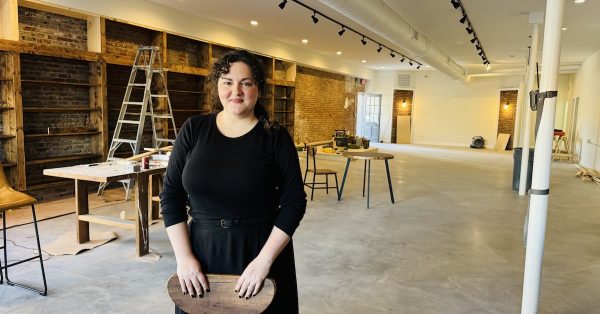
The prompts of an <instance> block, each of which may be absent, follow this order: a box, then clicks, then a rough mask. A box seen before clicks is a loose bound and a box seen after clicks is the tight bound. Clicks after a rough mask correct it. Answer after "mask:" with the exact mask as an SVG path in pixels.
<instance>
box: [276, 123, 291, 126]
mask: <svg viewBox="0 0 600 314" xmlns="http://www.w3.org/2000/svg"><path fill="white" fill-rule="evenodd" d="M279 125H281V126H293V125H294V124H293V123H279Z"/></svg>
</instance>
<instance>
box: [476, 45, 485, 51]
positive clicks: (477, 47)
mask: <svg viewBox="0 0 600 314" xmlns="http://www.w3.org/2000/svg"><path fill="white" fill-rule="evenodd" d="M475 49H477V50H483V49H481V46H480V45H475Z"/></svg>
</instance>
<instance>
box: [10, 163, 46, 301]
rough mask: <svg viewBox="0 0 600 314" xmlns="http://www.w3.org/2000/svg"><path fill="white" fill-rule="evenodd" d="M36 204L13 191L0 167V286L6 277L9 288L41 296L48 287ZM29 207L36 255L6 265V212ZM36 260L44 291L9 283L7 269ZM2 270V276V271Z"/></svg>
mask: <svg viewBox="0 0 600 314" xmlns="http://www.w3.org/2000/svg"><path fill="white" fill-rule="evenodd" d="M35 202H36V200H35V198H33V197H31V196H29V195H27V194H25V193H21V192H18V191H15V190H14V189H13V188H12V187H11V186H10V185H9V184H8V180H7V179H6V176H5V175H4V169H2V168H1V167H0V214H1V215H2V236H3V238H4V240H3V241H4V243H3V246H2V247H0V249H4V262H5V265H4V266H2V260H1V259H0V284H1V283H3V282H4V277H6V283H7V284H8V285H9V286H17V287H21V288H25V289H29V290H31V291H35V292H37V293H39V294H41V295H46V294H47V292H48V287H47V285H46V273H45V272H44V262H43V260H42V249H41V248H40V236H39V233H38V227H37V219H36V217H35V207H34V205H33V204H34V203H35ZM28 205H31V213H32V214H33V226H34V228H35V239H36V241H37V248H38V255H36V256H33V257H30V258H27V259H24V260H21V261H17V262H14V263H11V264H9V263H8V254H7V249H8V248H7V247H6V211H7V210H9V209H16V208H18V207H22V206H28ZM36 258H39V259H40V267H41V269H42V279H43V280H44V290H39V289H35V288H31V287H28V286H25V285H22V284H19V283H15V282H12V281H10V279H9V278H8V268H9V267H12V266H16V265H19V264H22V263H25V262H28V261H31V260H34V259H36ZM3 270H4V274H3V272H2V271H3Z"/></svg>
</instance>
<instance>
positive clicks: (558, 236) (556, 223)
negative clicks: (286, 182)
mask: <svg viewBox="0 0 600 314" xmlns="http://www.w3.org/2000/svg"><path fill="white" fill-rule="evenodd" d="M376 146H378V147H379V148H380V151H387V152H393V153H394V154H395V155H396V158H395V159H393V160H392V161H391V172H392V176H393V184H394V193H395V197H396V203H395V204H391V203H390V199H389V194H388V190H387V182H386V180H385V170H384V167H383V163H382V162H373V164H372V194H371V209H369V210H367V209H366V203H365V199H363V198H362V196H361V183H362V164H361V163H353V164H352V166H351V169H350V172H349V175H348V180H347V182H346V187H345V190H344V197H343V200H342V202H337V200H336V198H335V195H334V194H329V195H326V194H325V192H324V191H323V190H321V191H317V192H316V195H315V200H314V201H312V202H310V201H309V205H308V209H307V214H306V216H305V218H304V220H303V222H302V223H301V226H300V228H299V229H298V231H297V233H296V234H295V236H294V245H295V252H296V267H297V273H298V284H299V293H300V295H299V298H300V307H301V312H302V313H516V312H519V311H520V303H521V292H522V281H523V264H524V256H525V251H524V248H523V246H522V226H523V219H524V216H525V210H526V208H527V204H528V198H527V197H519V196H518V195H517V194H516V193H515V192H513V191H512V190H511V182H512V181H511V178H512V159H513V158H512V153H511V152H505V153H498V152H493V151H480V150H468V149H462V148H440V147H428V146H416V145H389V144H387V145H386V144H376ZM301 162H302V163H303V162H304V160H301ZM344 164H345V162H344V161H342V160H339V161H336V160H324V161H321V162H320V166H323V167H328V168H332V169H336V170H339V172H340V180H341V174H342V173H343V167H344ZM303 166H304V165H303ZM574 174H575V168H574V167H573V165H571V164H567V163H554V164H553V165H552V181H551V194H550V207H549V215H548V225H547V235H546V250H545V256H544V268H543V278H542V291H541V300H540V312H541V313H600V297H598V296H599V294H598V291H600V246H599V245H598V243H599V242H600V210H599V209H600V207H599V206H598V204H600V193H599V191H600V186H598V185H596V184H593V183H589V182H583V181H581V180H580V179H578V178H576V177H574ZM307 192H310V190H308V191H307ZM40 206H43V205H40ZM103 210H105V211H109V210H111V209H110V208H105V209H103ZM118 210H119V209H118V208H114V207H113V208H112V211H113V212H115V215H117V213H118ZM73 218H74V216H73V215H67V216H63V217H60V218H55V219H50V220H46V221H43V222H41V223H40V229H41V230H40V232H41V234H42V237H43V242H42V248H43V243H49V242H50V241H52V240H54V239H55V238H56V237H58V236H59V235H61V234H64V233H65V232H67V231H68V230H72V229H73V228H74V223H73ZM29 228H30V226H21V227H15V228H12V229H9V230H8V231H9V237H10V238H11V239H15V241H17V244H19V245H22V246H28V247H32V246H33V242H32V241H33V240H32V239H31V237H28V236H29V234H30V229H29ZM92 229H93V230H112V231H115V232H117V233H118V235H119V239H117V240H115V241H113V242H110V243H108V244H106V245H103V246H101V247H98V248H96V249H93V250H91V251H88V252H85V253H82V254H80V255H77V256H55V257H51V258H50V259H49V260H48V261H46V263H45V265H46V273H47V277H48V285H49V295H48V296H47V297H42V296H39V295H36V294H34V293H32V292H30V291H27V290H23V289H20V288H16V287H9V286H6V285H2V286H0V312H1V313H75V312H77V313H124V312H127V313H172V304H171V301H170V299H169V298H168V296H167V294H166V292H165V290H166V289H165V282H166V279H167V278H168V277H169V275H170V274H172V273H174V272H175V261H174V257H173V253H172V251H171V248H170V246H169V243H168V239H167V237H166V233H165V231H164V228H163V226H162V225H161V224H157V225H154V226H151V228H150V230H151V232H150V247H151V249H153V250H155V251H158V252H160V254H161V255H162V258H161V259H160V260H159V261H158V262H157V263H155V264H146V263H142V262H139V261H134V260H133V259H131V255H132V254H133V253H134V245H133V244H134V238H133V233H132V232H129V231H127V230H120V229H116V228H111V227H103V226H97V225H92ZM27 237H28V238H27ZM9 247H11V249H13V247H12V245H9ZM13 250H14V249H13ZM11 272H12V273H11V274H12V279H13V280H15V281H17V280H18V279H19V278H23V279H21V280H25V281H29V282H32V283H35V282H36V281H35V280H37V279H38V276H39V269H38V268H37V264H33V263H27V265H25V266H22V267H18V268H17V267H15V269H14V270H11Z"/></svg>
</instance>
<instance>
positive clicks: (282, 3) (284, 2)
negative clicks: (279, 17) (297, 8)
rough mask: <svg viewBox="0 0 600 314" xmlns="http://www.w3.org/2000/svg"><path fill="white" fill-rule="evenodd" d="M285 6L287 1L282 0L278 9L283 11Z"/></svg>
mask: <svg viewBox="0 0 600 314" xmlns="http://www.w3.org/2000/svg"><path fill="white" fill-rule="evenodd" d="M286 4H287V0H283V1H282V2H281V3H280V4H279V8H280V9H282V10H283V8H285V5H286Z"/></svg>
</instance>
